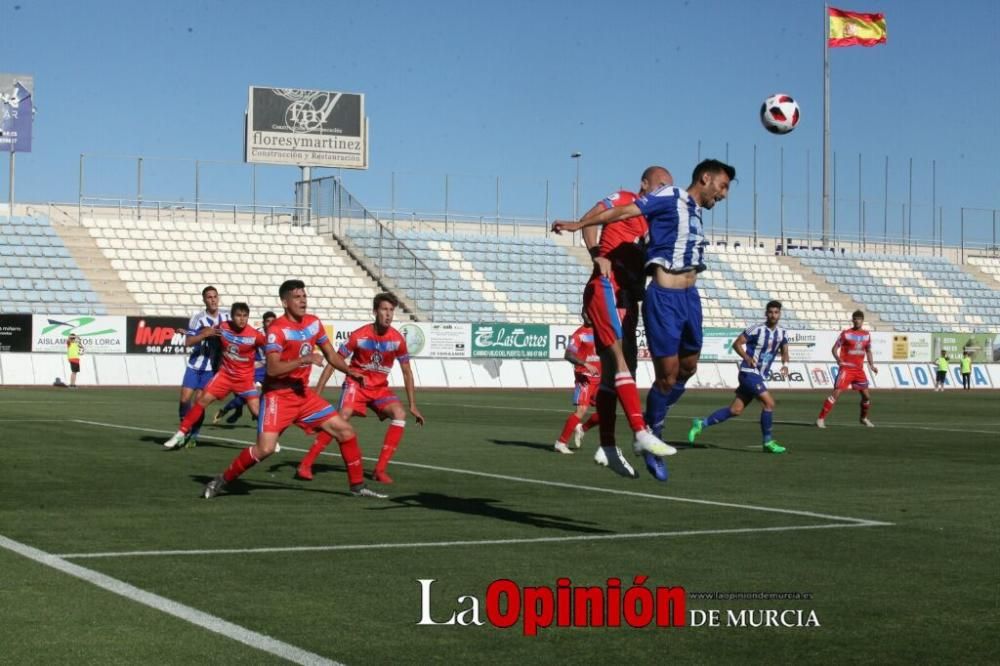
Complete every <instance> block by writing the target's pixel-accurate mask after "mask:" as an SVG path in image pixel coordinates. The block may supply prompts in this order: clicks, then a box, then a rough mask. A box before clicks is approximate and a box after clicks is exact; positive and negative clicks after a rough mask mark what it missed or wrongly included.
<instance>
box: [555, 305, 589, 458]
mask: <svg viewBox="0 0 1000 666" xmlns="http://www.w3.org/2000/svg"><path fill="white" fill-rule="evenodd" d="M564 358H565V359H566V360H567V361H569V362H570V363H572V364H573V379H574V387H573V404H574V405H576V411H574V412H573V413H572V414H570V415H569V416H568V417H567V418H566V423H565V424H564V425H563V429H562V433H561V434H560V435H559V439H558V440H556V444H555V447H554V448H555V450H556V451H558V452H559V453H573V452H572V451H570V449H569V447H568V446H566V443H567V442H568V441H569V437H570V435H573V436H574V437H573V445H574V447H575V448H580V443H581V442H582V441H583V433H585V432H587V431H588V430H590V429H591V428H593V427H594V426H595V425H597V424H598V423H600V417H599V416H598V415H597V412H594V413H593V414H591V415H590V418H589V419H588V420H587V422H586V423H584V422H583V417H584V416H586V414H587V410H588V409H590V408H591V407H593V406H594V403H595V401H596V399H597V387H598V386H600V384H601V357H600V356H598V355H597V349H596V348H595V347H594V329H593V327H592V326H591V324H590V319H589V318H588V317H587V313H584V314H583V326H581V327H580V328H578V329H576V330H575V331H573V335H571V336H570V338H569V343H568V344H567V345H566V355H565V356H564Z"/></svg>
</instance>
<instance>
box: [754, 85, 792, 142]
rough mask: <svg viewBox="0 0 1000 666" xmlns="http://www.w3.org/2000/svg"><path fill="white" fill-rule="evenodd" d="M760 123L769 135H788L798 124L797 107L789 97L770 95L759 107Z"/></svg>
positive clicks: (779, 94) (780, 94)
mask: <svg viewBox="0 0 1000 666" xmlns="http://www.w3.org/2000/svg"><path fill="white" fill-rule="evenodd" d="M760 122H761V123H762V124H763V125H764V129H766V130H767V131H768V132H770V133H771V134H788V133H789V132H791V131H792V130H793V129H795V126H796V125H798V124H799V105H798V104H797V103H796V102H795V100H794V99H792V98H791V97H790V96H789V95H785V94H784V93H778V94H777V95H771V96H770V97H768V98H767V99H765V100H764V103H763V104H761V105H760Z"/></svg>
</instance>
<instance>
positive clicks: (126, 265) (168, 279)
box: [82, 217, 379, 319]
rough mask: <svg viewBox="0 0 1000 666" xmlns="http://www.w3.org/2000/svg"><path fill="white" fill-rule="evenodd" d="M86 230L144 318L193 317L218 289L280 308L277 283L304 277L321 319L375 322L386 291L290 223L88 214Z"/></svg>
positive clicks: (226, 298)
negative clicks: (210, 289)
mask: <svg viewBox="0 0 1000 666" xmlns="http://www.w3.org/2000/svg"><path fill="white" fill-rule="evenodd" d="M82 223H83V226H84V227H85V228H86V230H87V231H88V232H89V234H90V236H91V237H92V238H93V239H94V241H95V242H96V244H97V246H98V247H99V248H100V250H101V253H102V254H103V255H104V256H105V257H106V258H107V259H108V260H109V261H110V264H111V267H112V268H113V269H114V270H115V271H116V272H117V274H118V276H119V277H120V279H121V281H122V282H123V283H124V284H125V287H126V289H127V290H128V292H129V294H131V296H132V297H133V298H134V299H135V301H136V303H138V305H139V307H140V308H141V310H142V312H141V314H145V315H176V316H185V317H186V316H190V314H191V313H192V312H193V311H195V310H197V309H198V308H200V307H202V303H201V290H202V288H203V287H204V286H205V285H208V284H211V285H214V286H215V287H216V288H218V289H219V293H220V294H221V295H222V297H223V303H232V302H234V301H238V300H243V301H246V302H248V303H249V304H250V306H251V308H253V310H254V312H259V311H260V310H262V309H277V308H279V306H280V303H279V302H278V296H277V293H278V286H279V285H280V284H281V282H282V281H283V280H285V279H287V278H289V277H300V278H302V279H303V280H305V281H306V284H307V285H308V286H309V287H310V291H311V293H310V305H309V307H310V311H312V312H314V313H315V314H317V316H319V317H320V318H321V319H368V318H369V317H370V316H371V297H372V295H373V294H375V293H377V292H378V291H379V287H378V285H377V284H375V283H374V282H373V281H372V280H371V279H370V277H369V276H367V275H365V273H364V272H363V271H362V270H361V269H360V268H359V267H358V266H357V265H355V264H354V263H353V262H352V261H351V259H350V258H349V257H347V256H345V255H344V253H343V252H342V251H340V250H339V248H338V247H337V245H336V244H334V243H331V242H329V241H327V240H326V239H325V238H322V237H320V236H318V235H316V233H315V232H314V231H313V230H312V229H310V228H304V227H300V226H294V225H290V224H281V225H273V226H256V227H252V226H250V225H249V224H244V223H239V222H200V223H199V222H194V221H191V220H169V221H168V220H163V221H160V220H155V219H153V220H146V219H143V220H142V221H141V222H140V221H136V220H131V219H125V220H120V219H112V218H101V217H84V218H83V220H82Z"/></svg>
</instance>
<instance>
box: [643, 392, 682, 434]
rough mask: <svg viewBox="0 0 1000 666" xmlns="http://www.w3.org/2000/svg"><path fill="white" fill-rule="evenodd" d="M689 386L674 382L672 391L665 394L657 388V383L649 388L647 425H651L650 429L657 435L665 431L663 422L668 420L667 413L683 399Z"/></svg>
mask: <svg viewBox="0 0 1000 666" xmlns="http://www.w3.org/2000/svg"><path fill="white" fill-rule="evenodd" d="M686 389H687V387H686V386H685V385H684V382H677V383H676V384H674V386H673V388H672V389H670V393H667V394H664V393H663V392H661V391H660V389H659V388H657V386H656V384H653V387H652V388H651V389H649V393H648V394H646V413H645V414H644V416H645V418H646V425H648V426H649V428H650V430H652V431H653V434H654V435H656V436H657V437H659V436H660V434H661V433H662V432H663V423H664V422H665V421H666V420H667V413H668V412H669V411H670V408H671V407H673V406H674V404H675V403H676V402H677V401H678V400H680V399H681V396H682V395H684V391H685V390H686Z"/></svg>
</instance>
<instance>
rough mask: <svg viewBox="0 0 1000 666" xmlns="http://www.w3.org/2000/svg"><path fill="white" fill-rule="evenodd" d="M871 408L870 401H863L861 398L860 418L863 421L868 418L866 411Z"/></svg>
mask: <svg viewBox="0 0 1000 666" xmlns="http://www.w3.org/2000/svg"><path fill="white" fill-rule="evenodd" d="M871 407H872V401H871V400H865V399H864V398H861V418H863V419H866V418H868V410H869V409H871Z"/></svg>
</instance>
